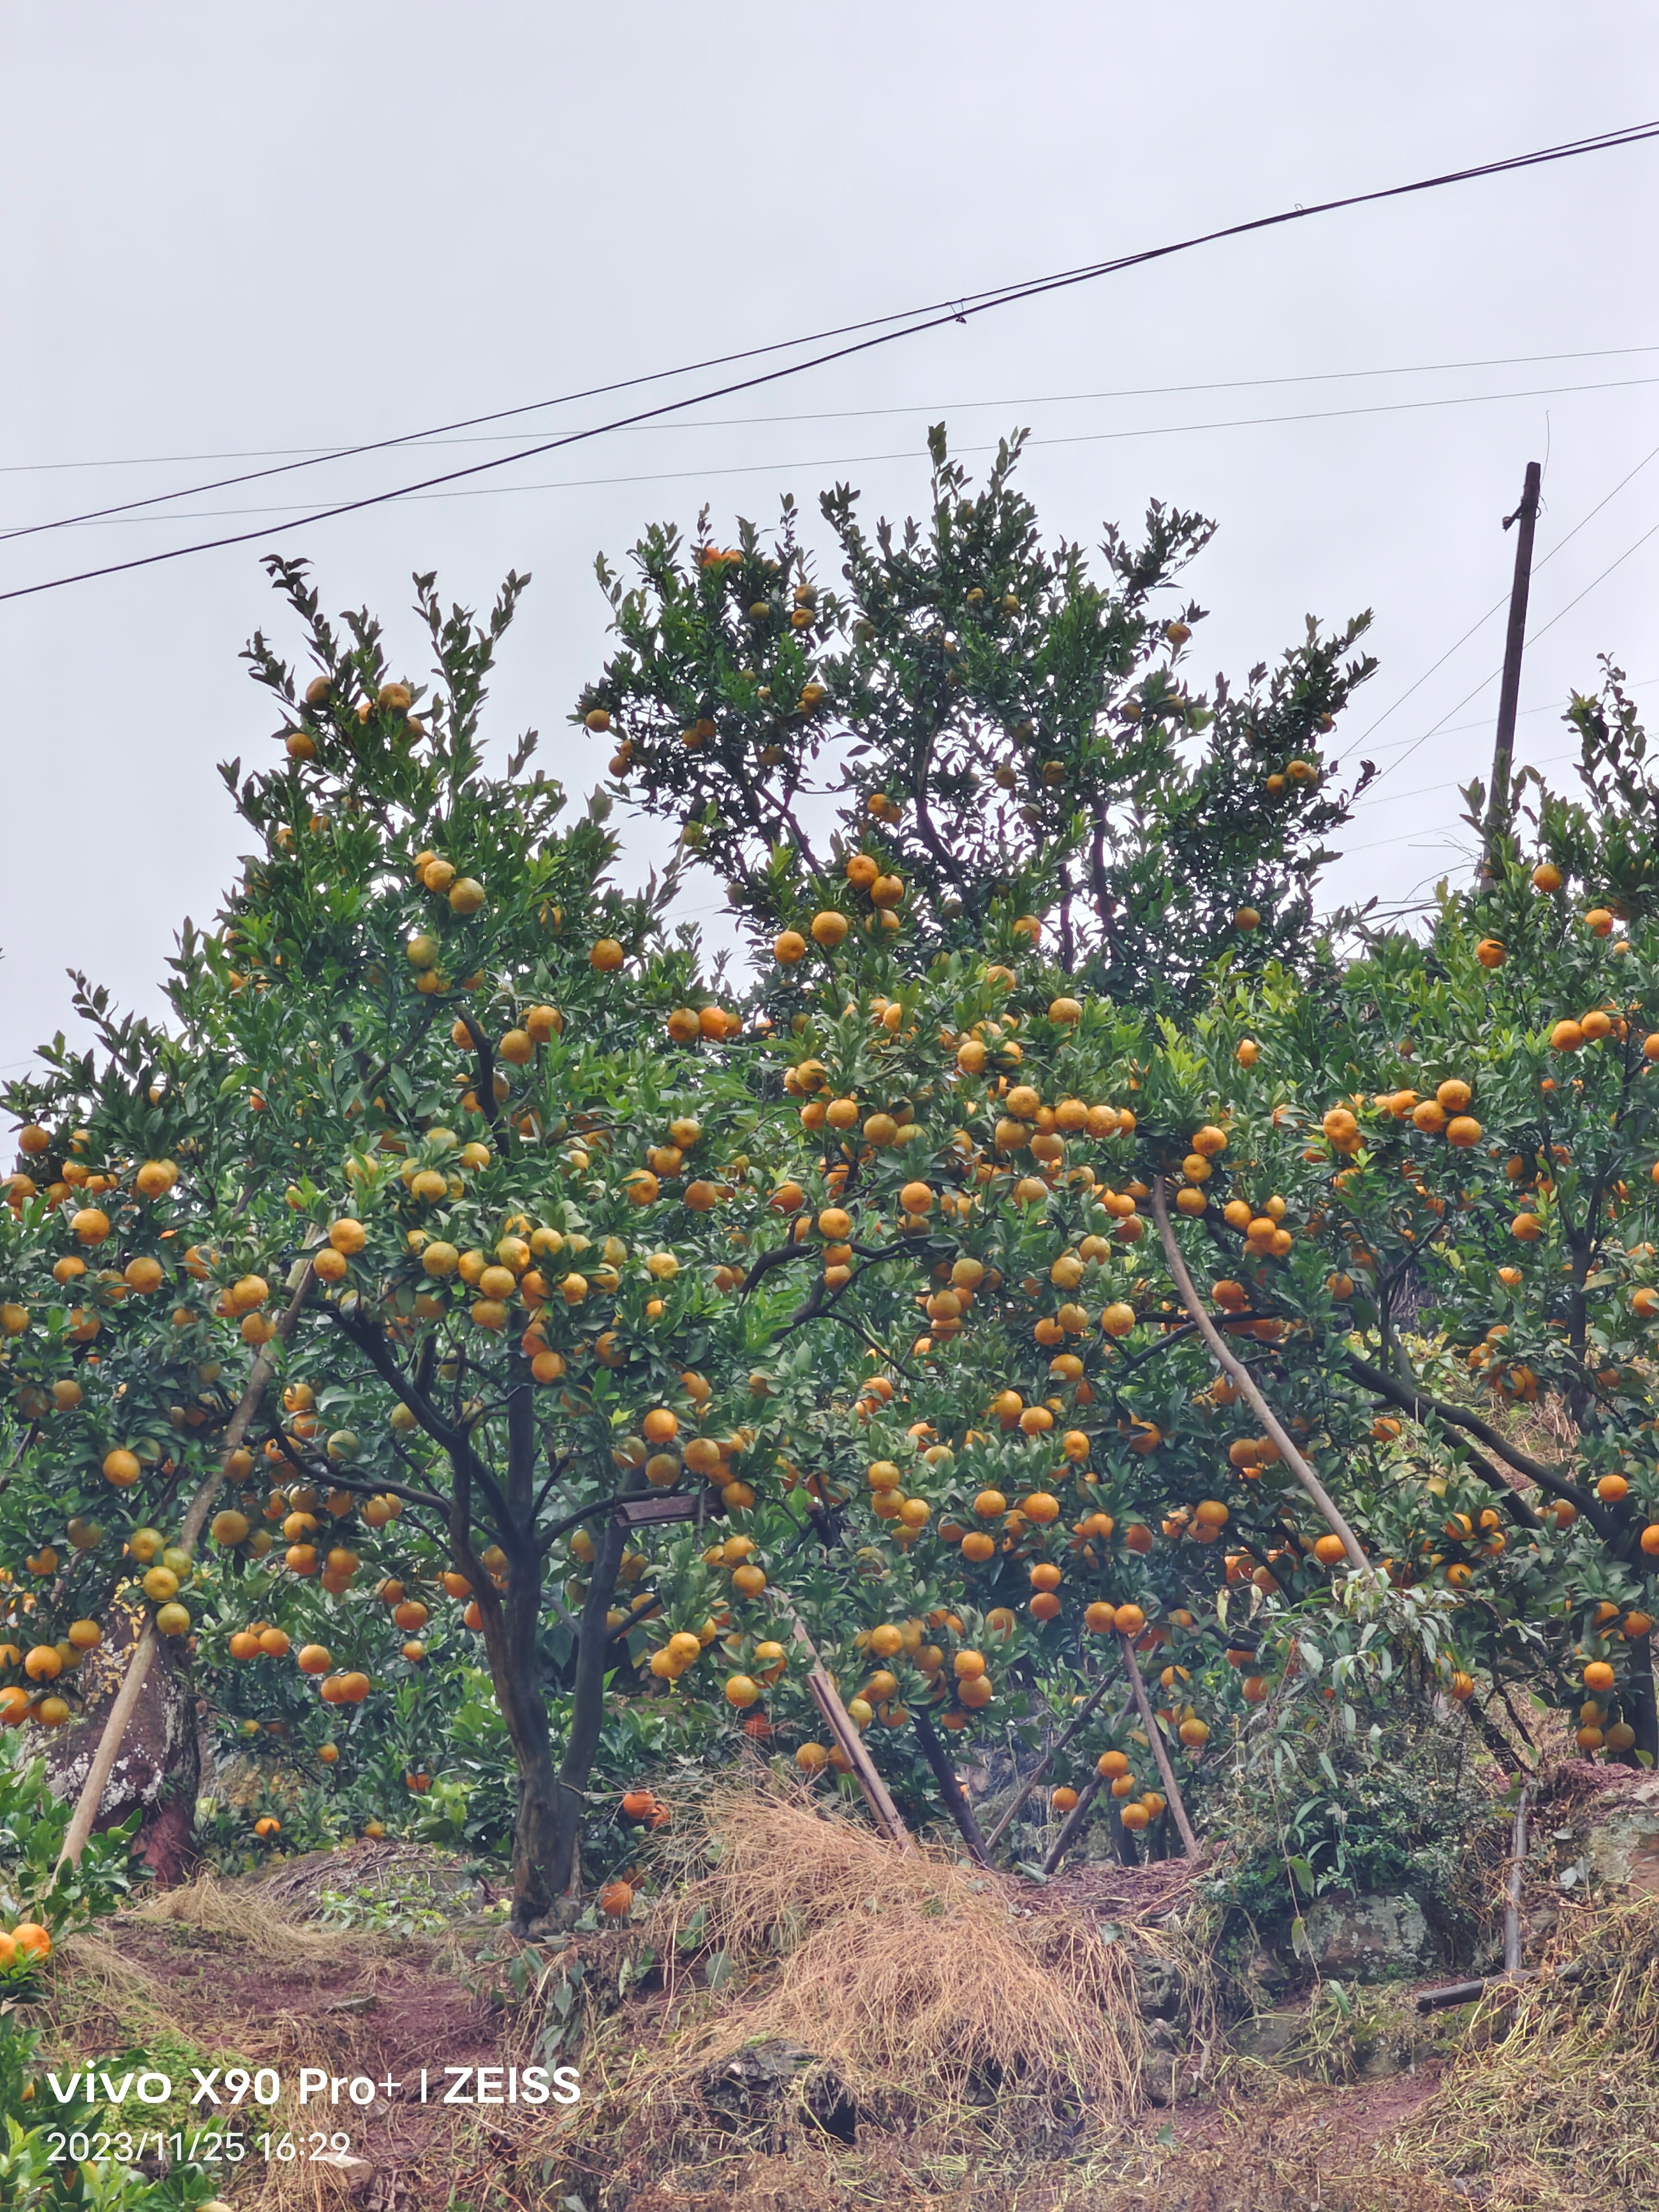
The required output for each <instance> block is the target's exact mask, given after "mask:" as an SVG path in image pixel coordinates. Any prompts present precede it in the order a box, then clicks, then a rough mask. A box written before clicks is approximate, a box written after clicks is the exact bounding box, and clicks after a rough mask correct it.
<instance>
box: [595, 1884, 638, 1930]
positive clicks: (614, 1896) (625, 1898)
mask: <svg viewBox="0 0 1659 2212" xmlns="http://www.w3.org/2000/svg"><path fill="white" fill-rule="evenodd" d="M599 1910H600V1911H601V1912H602V1913H603V1914H604V1915H605V1918H606V1919H607V1920H626V1919H627V1917H628V1916H629V1913H630V1912H631V1911H633V1910H634V1890H633V1885H632V1884H631V1883H629V1882H626V1881H608V1882H606V1884H605V1887H604V1888H603V1889H602V1890H601V1891H600V1892H599Z"/></svg>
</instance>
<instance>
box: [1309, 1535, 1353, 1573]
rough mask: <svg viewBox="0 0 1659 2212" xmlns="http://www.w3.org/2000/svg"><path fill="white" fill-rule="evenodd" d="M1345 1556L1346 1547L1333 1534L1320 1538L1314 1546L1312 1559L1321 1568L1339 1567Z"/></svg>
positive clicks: (1338, 1537)
mask: <svg viewBox="0 0 1659 2212" xmlns="http://www.w3.org/2000/svg"><path fill="white" fill-rule="evenodd" d="M1347 1556H1348V1553H1347V1547H1346V1545H1345V1544H1344V1543H1343V1541H1342V1539H1341V1538H1340V1536H1338V1535H1335V1534H1332V1535H1328V1536H1322V1537H1321V1538H1320V1539H1319V1541H1318V1542H1317V1543H1316V1545H1315V1546H1314V1557H1315V1559H1317V1560H1318V1561H1319V1562H1320V1564H1321V1565H1322V1566H1327V1567H1334V1566H1339V1565H1340V1564H1341V1562H1342V1561H1343V1560H1344V1559H1346V1558H1347Z"/></svg>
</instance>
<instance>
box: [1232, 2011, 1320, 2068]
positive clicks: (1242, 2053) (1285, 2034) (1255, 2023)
mask: <svg viewBox="0 0 1659 2212" xmlns="http://www.w3.org/2000/svg"><path fill="white" fill-rule="evenodd" d="M1307 2017H1308V2016H1307V2015H1306V2013H1305V2012H1304V2011H1303V2010H1302V2009H1301V2008H1300V2007H1299V2006H1298V2007H1297V2008H1292V2009H1287V2010H1285V2011H1275V2012H1259V2013H1257V2015H1255V2019H1254V2020H1247V2021H1242V2022H1241V2023H1240V2024H1239V2026H1238V2027H1236V2028H1235V2029H1234V2030H1233V2034H1232V2045H1233V2049H1234V2050H1235V2051H1237V2053H1238V2055H1239V2057H1241V2058H1256V2059H1260V2060H1261V2063H1262V2064H1263V2065H1267V2066H1271V2065H1272V2064H1273V2062H1274V2061H1275V2060H1276V2059H1279V2058H1282V2057H1284V2056H1285V2052H1286V2051H1288V2050H1289V2049H1290V2047H1291V2045H1292V2044H1293V2043H1294V2042H1295V2041H1296V2039H1297V2036H1298V2035H1300V2034H1301V2033H1302V2030H1303V2029H1304V2027H1305V2026H1306V2025H1307Z"/></svg>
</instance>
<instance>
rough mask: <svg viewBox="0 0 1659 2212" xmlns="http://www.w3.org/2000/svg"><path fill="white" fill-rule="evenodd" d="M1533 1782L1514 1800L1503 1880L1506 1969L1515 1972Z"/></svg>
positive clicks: (1519, 1949)
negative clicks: (1507, 1857) (1513, 1815)
mask: <svg viewBox="0 0 1659 2212" xmlns="http://www.w3.org/2000/svg"><path fill="white" fill-rule="evenodd" d="M1530 1797H1531V1786H1530V1784H1528V1783H1525V1782H1523V1783H1522V1784H1521V1794H1520V1796H1518V1797H1517V1798H1516V1803H1515V1826H1514V1829H1513V1831H1512V1832H1511V1833H1510V1872H1509V1880H1508V1881H1506V1883H1505V1884H1504V1972H1505V1973H1506V1974H1513V1973H1515V1972H1517V1971H1518V1970H1519V1968H1520V1965H1521V1876H1522V1869H1523V1867H1524V1865H1525V1863H1526V1857H1527V1813H1528V1802H1529V1800H1530Z"/></svg>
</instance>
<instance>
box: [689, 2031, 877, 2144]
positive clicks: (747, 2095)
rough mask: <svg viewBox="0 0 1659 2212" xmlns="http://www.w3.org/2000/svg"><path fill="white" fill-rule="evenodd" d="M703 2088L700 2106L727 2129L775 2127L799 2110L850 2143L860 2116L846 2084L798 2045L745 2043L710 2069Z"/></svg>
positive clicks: (821, 2126)
mask: <svg viewBox="0 0 1659 2212" xmlns="http://www.w3.org/2000/svg"><path fill="white" fill-rule="evenodd" d="M803 2077H804V2078H803ZM797 2083H799V2101H798V2102H797V2098H796V2093H795V2092H796V2085H797ZM702 2096H703V2102H704V2103H705V2104H706V2105H707V2106H708V2108H709V2110H710V2112H712V2113H713V2114H714V2117H715V2118H716V2119H717V2120H720V2121H723V2122H724V2123H725V2124H726V2126H727V2127H728V2128H731V2129H744V2130H748V2129H751V2128H753V2127H755V2126H756V2125H757V2124H762V2125H764V2124H767V2123H771V2124H781V2123H784V2122H786V2121H787V2119H788V2118H790V2117H791V2116H792V2113H793V2112H797V2111H798V2112H804V2113H805V2116H806V2118H808V2119H810V2120H811V2121H812V2122H814V2123H815V2124H817V2126H818V2127H820V2128H822V2129H823V2131H824V2133H825V2134H826V2135H832V2136H836V2137H837V2138H838V2139H839V2140H840V2141H841V2142H845V2143H850V2142H853V2141H854V2130H856V2128H857V2125H858V2112H857V2109H856V2107H855V2106H854V2103H853V2100H852V2098H851V2097H850V2096H849V2095H848V2092H847V2087H846V2085H845V2084H844V2083H843V2082H842V2080H841V2078H840V2076H839V2075H836V2073H835V2072H833V2071H832V2069H829V2067H826V2066H822V2065H820V2063H819V2062H818V2060H817V2058H816V2057H814V2056H813V2054H812V2053H811V2051H803V2050H802V2049H801V2048H800V2047H799V2045H797V2044H793V2043H784V2042H781V2041H774V2042H770V2043H754V2044H747V2045H744V2048H743V2049H742V2050H741V2051H733V2052H732V2055H731V2057H729V2058H722V2059H720V2061H719V2062H718V2063H716V2064H714V2065H713V2066H711V2067H710V2068H709V2069H708V2072H707V2073H706V2074H705V2075H703V2078H702Z"/></svg>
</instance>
